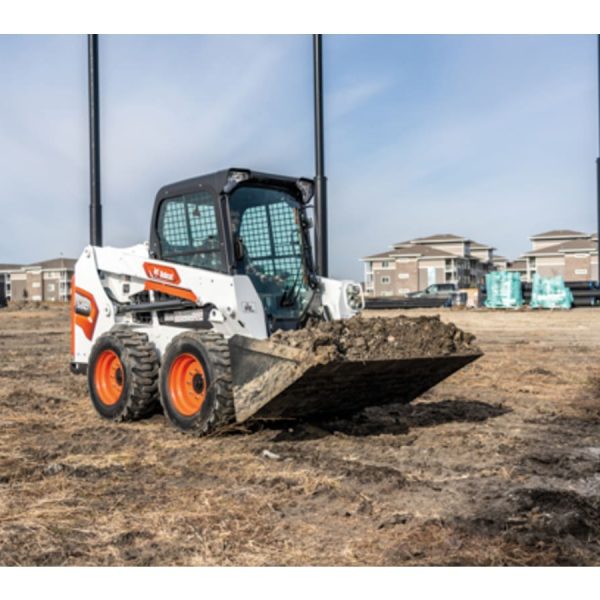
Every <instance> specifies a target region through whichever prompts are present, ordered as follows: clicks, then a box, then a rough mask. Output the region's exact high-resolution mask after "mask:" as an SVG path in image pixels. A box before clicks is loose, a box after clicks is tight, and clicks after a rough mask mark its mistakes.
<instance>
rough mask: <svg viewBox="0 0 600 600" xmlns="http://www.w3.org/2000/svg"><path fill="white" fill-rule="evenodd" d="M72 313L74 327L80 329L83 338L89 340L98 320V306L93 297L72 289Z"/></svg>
mask: <svg viewBox="0 0 600 600" xmlns="http://www.w3.org/2000/svg"><path fill="white" fill-rule="evenodd" d="M71 293H72V294H74V301H73V313H74V315H73V316H74V320H75V325H76V326H77V327H80V328H81V330H82V331H83V333H84V335H85V337H86V338H87V339H88V340H91V339H92V337H93V336H94V329H96V321H97V320H98V306H97V304H96V301H95V300H94V296H92V294H90V293H89V292H86V291H85V290H83V289H81V288H78V287H76V288H74V289H73V290H72V292H71Z"/></svg>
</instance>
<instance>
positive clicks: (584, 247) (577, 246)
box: [523, 239, 598, 256]
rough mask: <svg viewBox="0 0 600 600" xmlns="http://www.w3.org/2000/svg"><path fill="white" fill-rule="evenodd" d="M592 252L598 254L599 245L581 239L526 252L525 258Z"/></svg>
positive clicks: (593, 241) (589, 240)
mask: <svg viewBox="0 0 600 600" xmlns="http://www.w3.org/2000/svg"><path fill="white" fill-rule="evenodd" d="M578 251H579V252H590V253H591V254H597V252H598V244H597V243H596V241H595V240H592V239H579V240H569V241H568V242H561V243H559V244H552V246H546V247H545V248H540V249H539V250H531V251H529V252H526V253H525V254H524V255H523V256H542V255H546V254H565V253H568V252H578Z"/></svg>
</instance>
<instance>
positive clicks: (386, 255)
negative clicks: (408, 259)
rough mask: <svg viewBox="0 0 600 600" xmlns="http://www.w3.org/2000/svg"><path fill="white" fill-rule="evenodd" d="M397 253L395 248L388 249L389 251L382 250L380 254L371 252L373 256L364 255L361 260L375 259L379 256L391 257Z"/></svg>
mask: <svg viewBox="0 0 600 600" xmlns="http://www.w3.org/2000/svg"><path fill="white" fill-rule="evenodd" d="M393 254H395V250H388V251H387V252H380V253H379V254H371V256H363V257H362V258H361V259H360V260H373V259H377V258H389V257H390V256H392V255H393Z"/></svg>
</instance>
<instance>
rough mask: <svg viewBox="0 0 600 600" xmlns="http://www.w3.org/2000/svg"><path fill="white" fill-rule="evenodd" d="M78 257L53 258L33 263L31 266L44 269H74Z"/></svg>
mask: <svg viewBox="0 0 600 600" xmlns="http://www.w3.org/2000/svg"><path fill="white" fill-rule="evenodd" d="M76 262H77V259H75V258H63V257H62V256H61V257H60V258H51V259H50V260H42V261H40V262H36V263H31V265H29V266H31V267H42V269H73V268H74V267H75V263H76Z"/></svg>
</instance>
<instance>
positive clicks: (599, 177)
mask: <svg viewBox="0 0 600 600" xmlns="http://www.w3.org/2000/svg"><path fill="white" fill-rule="evenodd" d="M597 39H598V65H597V67H598V158H596V203H597V208H596V211H597V213H598V214H597V218H598V229H597V231H598V233H597V236H598V240H597V241H598V258H597V261H598V266H597V269H598V284H600V35H598V36H597Z"/></svg>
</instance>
